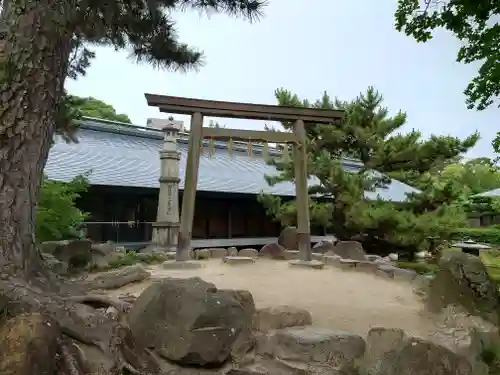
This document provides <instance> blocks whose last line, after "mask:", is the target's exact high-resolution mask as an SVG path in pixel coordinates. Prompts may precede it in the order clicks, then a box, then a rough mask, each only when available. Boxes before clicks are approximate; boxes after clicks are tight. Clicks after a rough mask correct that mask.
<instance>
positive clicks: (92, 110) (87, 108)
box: [68, 95, 132, 124]
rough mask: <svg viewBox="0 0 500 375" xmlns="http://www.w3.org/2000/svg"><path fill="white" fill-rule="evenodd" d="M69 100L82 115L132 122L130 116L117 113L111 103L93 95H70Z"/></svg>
mask: <svg viewBox="0 0 500 375" xmlns="http://www.w3.org/2000/svg"><path fill="white" fill-rule="evenodd" d="M68 102H69V104H70V105H71V106H72V107H73V108H74V110H75V111H78V112H79V114H80V115H81V116H88V117H95V118H100V119H104V120H111V121H118V122H125V123H128V124H130V123H131V122H132V121H130V118H129V117H128V116H127V115H126V114H123V113H117V112H116V110H115V109H114V108H113V106H112V105H111V104H108V103H105V102H103V101H102V100H99V99H96V98H93V97H91V96H90V97H86V98H85V97H80V96H75V95H68Z"/></svg>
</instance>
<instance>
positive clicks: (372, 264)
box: [356, 261, 378, 273]
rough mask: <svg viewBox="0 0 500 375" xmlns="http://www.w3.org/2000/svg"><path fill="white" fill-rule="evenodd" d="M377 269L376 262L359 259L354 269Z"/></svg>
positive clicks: (371, 271) (365, 270)
mask: <svg viewBox="0 0 500 375" xmlns="http://www.w3.org/2000/svg"><path fill="white" fill-rule="evenodd" d="M377 270H378V263H375V262H369V261H361V262H358V263H357V264H356V271H362V272H367V273H375V272H377Z"/></svg>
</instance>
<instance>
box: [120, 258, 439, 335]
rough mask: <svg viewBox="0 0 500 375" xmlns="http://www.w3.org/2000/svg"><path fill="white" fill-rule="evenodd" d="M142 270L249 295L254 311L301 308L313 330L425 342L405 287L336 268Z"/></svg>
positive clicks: (425, 323)
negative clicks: (390, 333) (396, 334)
mask: <svg viewBox="0 0 500 375" xmlns="http://www.w3.org/2000/svg"><path fill="white" fill-rule="evenodd" d="M148 269H149V271H151V273H152V275H153V278H163V277H180V278H186V277H193V276H199V277H201V278H202V279H204V280H206V281H209V282H212V283H214V284H216V285H217V287H219V288H231V289H246V290H249V291H250V292H251V293H252V294H253V296H254V299H255V303H256V305H257V306H258V307H265V306H273V305H274V306H277V305H293V306H297V307H303V308H306V309H308V310H309V311H310V312H311V314H312V316H313V321H314V325H316V326H321V327H328V328H331V329H335V330H341V331H348V332H354V333H358V334H362V335H365V334H366V333H367V332H368V330H369V329H370V328H371V327H377V326H383V327H393V328H402V329H404V330H405V331H407V332H408V333H410V334H412V335H415V336H426V334H427V332H429V331H431V330H432V325H431V322H430V320H429V319H428V318H426V317H425V314H423V313H422V312H421V311H422V304H421V302H420V301H419V299H418V297H417V296H415V294H414V293H413V292H412V289H411V287H410V285H409V284H407V283H403V282H395V281H391V280H385V279H383V278H380V277H377V276H375V275H370V274H365V273H361V272H355V271H342V270H338V269H336V268H325V269H324V270H321V271H315V270H309V269H293V268H290V267H289V266H288V263H287V262H283V261H272V260H264V259H259V260H258V261H257V264H255V265H248V266H229V265H225V264H222V263H221V261H220V259H212V260H208V261H206V265H205V267H203V268H202V269H198V270H175V271H171V270H163V269H161V268H160V267H159V266H154V267H149V268H148ZM150 283H151V281H148V282H144V283H140V284H135V285H129V286H127V287H124V288H121V289H119V290H117V291H114V292H113V294H122V293H133V294H140V293H141V291H142V290H144V289H145V288H146V287H147V286H148V285H149V284H150Z"/></svg>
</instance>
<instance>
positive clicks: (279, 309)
mask: <svg viewBox="0 0 500 375" xmlns="http://www.w3.org/2000/svg"><path fill="white" fill-rule="evenodd" d="M311 324H312V316H311V313H310V312H309V311H307V310H306V309H301V308H298V307H294V306H275V307H266V308H262V309H258V310H257V312H256V314H255V317H254V328H255V329H257V330H258V331H261V332H268V331H271V330H275V329H282V328H287V327H297V326H307V325H311Z"/></svg>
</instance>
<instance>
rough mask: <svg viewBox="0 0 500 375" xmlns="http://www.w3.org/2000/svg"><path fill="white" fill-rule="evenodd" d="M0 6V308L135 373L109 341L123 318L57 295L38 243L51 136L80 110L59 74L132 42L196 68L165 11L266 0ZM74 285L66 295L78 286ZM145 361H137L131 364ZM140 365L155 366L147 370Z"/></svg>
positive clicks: (165, 64) (143, 59)
mask: <svg viewBox="0 0 500 375" xmlns="http://www.w3.org/2000/svg"><path fill="white" fill-rule="evenodd" d="M1 6H2V13H1V16H0V93H1V102H0V275H1V278H0V301H1V302H2V303H1V304H0V310H2V308H3V307H4V305H3V302H4V301H16V303H15V304H14V305H12V304H11V303H10V302H8V303H7V305H8V311H9V313H15V312H19V309H20V308H21V307H22V311H34V310H36V311H41V312H45V313H47V314H49V315H51V316H52V317H54V318H55V320H56V321H57V322H58V323H60V324H61V325H62V329H63V330H64V332H65V333H66V334H67V335H69V336H70V337H71V338H73V339H75V340H79V341H84V342H85V343H86V344H92V345H94V346H95V347H97V348H101V349H102V351H103V352H104V354H106V355H108V356H110V358H113V359H115V362H116V370H117V371H120V370H121V368H122V367H127V368H128V369H129V372H130V373H137V372H134V371H135V369H134V366H132V365H130V364H128V363H126V361H125V359H124V358H125V357H124V355H123V354H120V351H119V350H121V349H119V348H117V345H118V344H117V342H118V341H119V340H114V341H113V339H112V335H113V333H117V332H123V331H121V326H120V324H118V323H117V322H112V321H110V320H109V319H107V318H106V317H105V316H104V315H103V314H99V313H98V312H96V313H95V314H94V315H92V314H90V315H85V316H82V315H80V314H81V313H82V308H81V305H78V304H76V303H74V302H71V301H69V300H68V299H67V298H65V297H63V294H64V293H65V291H66V292H67V289H68V284H61V283H60V282H59V280H56V279H55V276H54V275H52V274H50V273H49V271H48V270H47V269H46V267H44V265H43V261H42V258H41V256H40V254H39V253H38V251H37V249H36V245H35V207H36V204H37V201H38V199H39V192H40V185H41V182H42V178H43V169H44V167H45V163H46V161H47V157H48V153H49V149H50V146H51V144H52V140H53V135H54V133H55V132H56V131H57V132H61V133H63V134H65V135H67V136H68V137H69V138H71V136H72V134H71V130H72V126H73V124H72V121H71V120H72V119H73V118H74V117H75V115H78V114H77V113H75V111H74V106H73V105H72V104H74V103H71V100H72V98H71V97H68V96H66V95H65V92H64V85H65V81H66V78H68V77H69V78H76V77H77V76H79V75H81V74H84V73H85V70H86V68H87V67H88V66H89V65H90V62H91V59H92V58H93V57H94V53H93V52H92V50H91V49H90V47H89V46H92V45H99V46H103V45H104V46H112V47H114V48H115V49H117V50H129V51H130V52H131V56H132V57H133V58H134V59H135V60H136V61H137V62H139V63H147V64H150V65H152V66H154V67H158V68H164V69H170V70H178V71H188V70H191V69H197V68H199V67H201V66H202V65H203V61H204V59H203V54H202V52H201V51H199V50H197V49H195V48H192V47H190V46H188V45H186V44H184V43H182V42H181V41H180V40H179V38H178V35H177V33H176V29H175V23H174V22H173V20H172V19H171V13H172V12H173V11H175V10H178V9H195V10H200V11H211V12H220V13H226V14H228V15H235V16H242V17H243V18H246V19H248V20H250V21H254V20H256V19H258V17H259V16H260V15H261V12H262V9H263V6H264V1H263V0H146V1H143V0H109V1H97V0H37V1H35V0H2V1H1ZM32 285H35V286H36V287H34V286H32ZM74 288H77V286H74ZM63 289H64V290H65V291H64V290H63ZM70 289H71V288H70ZM77 289H78V291H77V290H75V289H71V291H70V293H72V294H79V293H82V292H83V291H82V290H81V289H80V288H77ZM81 301H85V299H81ZM103 302H104V301H103ZM104 303H105V304H106V303H107V304H108V305H109V304H110V303H111V304H113V302H109V300H108V301H107V302H104ZM87 313H88V312H87V311H86V312H85V314H87ZM82 322H85V324H82ZM120 337H122V338H123V336H120ZM63 352H64V353H66V354H65V355H63V356H62V358H63V359H65V360H64V362H65V363H66V364H67V365H68V366H69V367H68V368H67V369H66V370H67V372H66V370H64V369H61V370H60V371H61V373H64V374H66V373H71V374H74V375H76V374H80V373H83V370H81V369H80V370H78V369H75V366H76V364H78V363H80V361H79V360H77V359H75V358H70V357H74V355H73V354H71V353H74V350H71V349H67V350H66V351H64V350H63ZM68 353H69V354H68ZM129 354H130V355H132V352H131V351H130V350H129ZM127 358H128V360H129V361H130V359H129V358H132V357H130V356H129V355H128V354H127ZM136 359H137V358H136ZM47 360H53V361H55V360H56V359H50V358H48V359H47ZM143 362H144V361H142V360H137V363H136V364H135V367H138V366H139V364H140V363H143ZM146 362H147V361H146ZM63 367H64V366H63ZM138 370H141V371H143V372H141V373H145V372H147V373H151V374H153V372H152V371H151V370H150V369H149V368H139V369H138ZM117 373H118V372H117Z"/></svg>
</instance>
